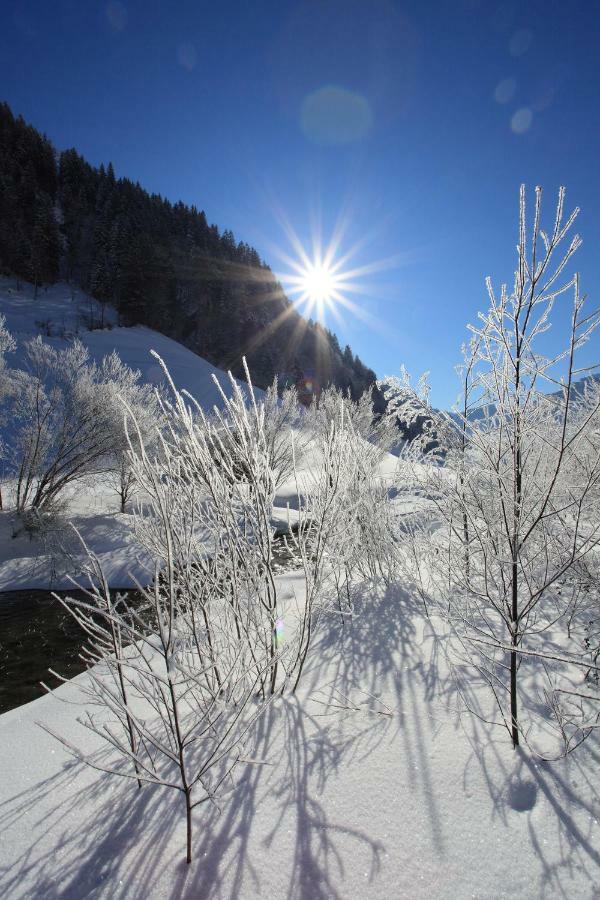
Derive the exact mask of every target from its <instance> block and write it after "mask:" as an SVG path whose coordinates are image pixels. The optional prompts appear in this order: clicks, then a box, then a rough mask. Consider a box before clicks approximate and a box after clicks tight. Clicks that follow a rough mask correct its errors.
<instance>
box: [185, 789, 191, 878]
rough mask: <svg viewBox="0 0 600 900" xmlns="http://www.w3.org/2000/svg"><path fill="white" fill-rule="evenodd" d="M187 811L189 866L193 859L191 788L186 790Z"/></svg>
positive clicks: (187, 853) (187, 855)
mask: <svg viewBox="0 0 600 900" xmlns="http://www.w3.org/2000/svg"><path fill="white" fill-rule="evenodd" d="M185 812H186V825H187V843H186V857H185V861H186V863H187V864H188V866H189V864H190V863H191V861H192V799H191V796H190V789H189V788H188V789H187V790H186V791H185Z"/></svg>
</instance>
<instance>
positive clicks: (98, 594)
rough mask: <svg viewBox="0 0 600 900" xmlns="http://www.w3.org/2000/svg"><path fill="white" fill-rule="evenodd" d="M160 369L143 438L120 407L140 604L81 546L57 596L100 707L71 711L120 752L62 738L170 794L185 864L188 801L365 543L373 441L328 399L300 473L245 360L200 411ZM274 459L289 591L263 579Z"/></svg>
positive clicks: (282, 426)
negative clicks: (300, 587)
mask: <svg viewBox="0 0 600 900" xmlns="http://www.w3.org/2000/svg"><path fill="white" fill-rule="evenodd" d="M165 374H166V377H167V381H168V383H169V387H170V393H169V394H168V395H164V396H162V397H160V398H159V399H158V402H159V405H160V409H161V415H160V417H158V418H157V420H156V426H155V434H154V436H153V438H152V441H151V442H148V440H147V438H146V435H145V434H144V432H143V429H142V428H141V427H140V424H139V421H138V416H137V414H136V411H135V410H134V409H133V408H131V407H127V405H126V404H125V407H126V411H127V417H126V436H127V440H128V460H129V465H130V467H131V470H132V472H133V476H134V478H135V482H136V484H137V485H138V486H139V496H138V499H137V505H136V508H135V512H134V527H135V531H136V535H137V538H138V542H139V545H140V546H141V547H142V548H143V549H144V550H145V551H146V558H147V560H148V571H147V578H146V579H145V581H146V582H147V584H142V583H140V584H139V594H140V596H141V598H142V601H141V604H139V603H138V604H136V603H135V602H131V601H129V600H127V599H126V598H120V599H118V600H114V599H113V598H112V597H111V594H110V591H109V589H108V584H107V581H106V578H105V576H104V573H103V572H102V568H101V566H100V563H99V561H98V559H97V558H96V557H95V556H94V555H93V554H91V553H90V554H89V564H88V567H87V575H88V577H89V581H90V583H91V584H92V587H91V589H89V590H88V592H87V595H88V599H87V600H83V601H81V600H75V599H68V600H66V601H65V605H66V606H67V608H68V609H69V610H70V611H71V612H72V614H73V615H74V616H75V618H76V619H77V620H78V621H79V623H80V624H81V626H82V628H83V629H84V631H85V632H86V634H87V635H88V638H89V640H88V645H87V650H86V651H85V653H86V654H87V659H88V662H89V663H90V666H91V667H92V668H91V670H90V688H89V693H90V699H91V701H92V703H93V704H95V705H97V706H99V707H100V711H99V712H98V713H90V714H89V715H88V716H87V718H86V719H85V720H83V723H84V724H85V725H86V726H87V727H88V728H90V729H91V730H92V731H94V732H95V733H96V734H97V735H99V736H101V737H103V738H104V739H105V740H106V741H108V743H109V744H110V745H111V747H112V748H113V750H114V751H116V753H117V754H118V756H120V757H121V759H120V762H119V761H118V756H117V762H111V763H108V764H107V765H106V766H103V764H102V763H100V762H98V761H97V760H96V759H90V758H86V757H84V756H83V755H82V754H81V753H80V752H79V751H78V750H77V748H75V747H73V746H71V745H68V746H69V749H70V750H71V752H73V753H74V754H75V755H77V756H79V757H80V758H84V759H85V761H86V762H88V763H89V764H91V765H93V766H95V767H96V768H104V769H105V770H106V771H109V772H114V773H117V774H120V775H125V776H126V777H129V778H131V779H137V781H138V783H139V784H140V785H142V784H143V783H144V782H150V783H154V784H158V785H163V786H165V787H168V788H171V789H173V790H177V791H179V792H180V793H181V794H182V796H183V799H184V804H185V812H186V822H187V861H188V862H189V861H190V860H191V858H192V811H193V809H194V808H195V807H196V806H197V805H198V804H200V803H202V802H204V801H206V800H214V799H215V798H216V797H217V795H218V792H219V791H220V790H221V788H222V787H223V786H224V785H225V784H228V785H231V784H232V783H233V782H232V777H233V771H232V770H233V768H234V766H235V764H236V762H237V761H238V759H239V758H240V756H241V754H242V753H243V752H245V751H244V743H245V740H246V738H248V739H251V730H252V727H253V725H254V723H255V721H256V719H257V717H258V716H259V715H260V714H261V713H262V711H263V710H264V709H265V707H266V704H268V703H269V702H270V701H271V699H272V698H273V697H275V696H276V695H277V694H282V693H283V692H284V691H286V690H288V689H291V690H294V691H295V690H296V688H297V687H298V684H299V682H300V680H301V677H302V672H303V669H304V665H305V662H306V660H307V658H308V655H309V652H310V649H311V645H312V642H313V639H314V635H315V633H316V631H317V629H318V627H319V623H320V620H321V617H322V616H323V615H324V614H325V613H327V612H329V611H331V610H332V607H333V600H334V596H335V590H336V585H339V572H340V567H343V566H345V567H347V569H352V571H353V570H354V568H356V566H357V565H359V564H363V562H364V560H369V559H371V557H372V556H373V553H372V551H370V550H368V540H367V535H366V528H367V517H368V515H369V514H370V512H371V508H370V502H371V500H372V496H373V494H372V485H371V484H370V482H371V480H372V477H373V472H374V466H375V464H376V460H377V459H378V458H379V457H378V453H379V451H378V450H377V448H376V447H374V446H373V445H366V444H365V441H364V439H363V438H362V437H360V436H359V435H358V434H357V433H356V431H355V429H354V427H353V425H352V422H351V420H350V418H349V416H348V415H347V410H346V406H345V403H344V401H343V399H341V398H340V403H339V408H338V410H337V413H336V414H333V417H332V421H331V423H330V425H329V428H328V430H327V432H325V433H321V435H320V436H319V437H318V438H317V451H318V455H319V459H320V461H321V465H319V466H317V467H316V469H315V470H314V471H311V472H305V473H301V472H300V471H299V469H298V466H297V460H296V450H295V447H296V439H297V431H298V429H297V428H296V427H294V426H295V425H296V423H297V421H298V416H299V415H301V413H300V412H299V411H298V410H296V409H294V404H295V398H294V397H293V395H292V394H290V395H289V397H288V398H287V399H286V400H285V402H283V403H279V402H276V400H275V398H276V394H275V393H274V392H273V393H272V394H269V393H267V396H266V398H265V399H263V400H258V399H257V398H256V396H255V394H254V391H253V388H252V384H251V381H250V376H249V373H248V372H247V371H246V375H247V379H248V389H247V391H244V390H242V388H241V387H240V386H239V385H238V383H237V382H236V381H235V380H234V379H233V378H230V383H229V385H228V393H225V391H224V390H223V389H221V388H220V389H221V391H222V394H221V400H222V408H221V409H220V410H215V411H214V413H213V414H212V415H210V416H208V415H206V414H205V413H204V411H203V410H202V409H201V408H200V407H199V405H198V404H197V403H196V402H195V401H194V400H193V398H192V397H190V396H189V395H188V394H185V393H181V392H179V391H178V390H177V389H176V388H175V386H174V385H173V383H172V381H171V379H170V376H169V374H168V372H167V371H166V369H165ZM277 430H279V433H278V434H275V432H276V431H277ZM284 437H285V439H286V440H287V441H289V447H286V446H285V445H284V444H283V439H284ZM299 439H300V441H304V437H303V435H302V434H301V435H300V438H299ZM369 451H370V452H369ZM288 457H289V461H286V462H285V463H284V462H283V460H288ZM287 471H291V473H292V475H293V477H294V478H295V480H296V484H297V487H298V517H299V521H298V529H297V532H296V533H294V532H292V531H291V530H290V532H289V534H288V537H287V540H288V545H291V546H292V547H293V550H294V552H295V555H296V557H297V559H298V561H299V565H300V568H301V571H302V572H303V575H304V587H305V591H304V596H303V597H300V598H297V602H296V601H295V600H290V599H289V598H288V599H286V600H284V598H283V597H282V596H281V588H280V585H279V583H278V580H277V577H276V537H275V528H274V526H273V524H272V512H273V502H274V499H275V492H276V487H277V482H278V479H279V478H282V477H283V476H284V473H285V474H287ZM278 473H279V474H278ZM370 491H371V493H369V492H370ZM373 558H374V557H373ZM353 567H354V568H353ZM347 577H351V573H350V574H348V575H347ZM98 664H100V667H99V668H96V666H97V665H98Z"/></svg>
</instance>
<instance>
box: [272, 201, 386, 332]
mask: <svg viewBox="0 0 600 900" xmlns="http://www.w3.org/2000/svg"><path fill="white" fill-rule="evenodd" d="M273 209H274V212H275V214H276V217H277V218H278V219H279V222H280V224H281V226H282V228H283V230H284V231H285V233H286V235H287V238H288V241H289V243H290V245H291V248H292V252H291V253H290V252H289V251H288V252H286V251H285V250H283V248H282V247H281V246H278V245H276V244H272V243H271V242H268V244H267V245H268V247H269V249H270V250H271V252H272V253H273V255H274V256H276V257H278V258H279V260H280V261H281V262H282V263H283V264H284V266H285V268H279V267H278V271H276V272H275V274H276V276H277V279H278V282H279V283H280V285H281V286H282V287H283V289H284V291H285V293H286V295H287V296H288V297H289V299H290V300H291V301H292V305H291V309H294V310H297V311H298V312H300V313H301V314H302V315H303V316H304V317H305V318H307V319H310V318H312V317H314V318H316V319H317V321H319V322H320V323H321V324H322V325H326V324H327V325H329V323H330V322H331V320H332V319H333V320H335V322H336V323H337V325H338V326H340V327H342V328H345V327H346V323H345V319H346V317H347V316H352V317H355V318H357V319H359V320H360V321H362V322H363V323H364V324H365V325H367V326H368V327H369V328H372V329H373V330H374V331H379V332H381V333H382V334H387V332H388V331H389V326H388V327H386V326H385V325H384V324H383V323H382V322H380V321H379V320H378V319H377V318H376V317H375V316H374V315H372V313H371V312H370V310H369V305H370V300H371V299H372V298H374V297H376V296H377V295H378V293H379V289H378V287H377V285H376V284H375V283H374V282H373V279H372V276H374V275H377V274H378V273H380V272H382V271H384V270H385V269H395V268H397V266H398V265H399V264H403V254H397V255H396V256H393V257H388V258H387V259H380V260H377V261H373V262H365V263H362V264H358V265H357V263H356V258H357V257H358V256H362V255H363V252H364V248H365V247H366V245H367V244H368V243H370V241H371V239H372V236H371V235H365V236H363V237H361V238H360V239H359V240H357V241H356V243H355V244H353V245H351V246H350V247H348V248H346V249H345V251H343V250H342V244H343V242H344V235H345V232H346V230H347V228H349V227H350V224H351V223H350V219H349V217H346V216H342V215H340V216H339V217H338V221H337V223H336V225H335V227H334V229H333V232H332V235H331V239H330V240H329V242H328V243H323V241H322V239H321V225H320V222H318V221H317V222H315V223H314V226H313V230H312V235H311V237H310V245H311V246H310V249H309V248H308V247H305V246H304V245H303V243H302V242H301V240H300V238H299V237H298V234H297V233H296V231H295V229H294V228H293V226H292V225H291V223H290V222H289V220H288V218H287V216H286V215H285V213H284V212H283V211H282V210H281V208H280V207H278V205H277V204H276V203H274V206H273ZM352 263H353V264H352ZM354 298H356V299H354ZM281 315H282V316H284V317H285V315H287V313H282V314H281Z"/></svg>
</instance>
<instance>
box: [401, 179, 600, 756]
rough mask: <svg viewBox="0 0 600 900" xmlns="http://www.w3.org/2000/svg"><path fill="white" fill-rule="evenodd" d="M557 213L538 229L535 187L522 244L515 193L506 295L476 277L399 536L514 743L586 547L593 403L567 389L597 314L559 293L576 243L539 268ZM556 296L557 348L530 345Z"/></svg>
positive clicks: (593, 512)
mask: <svg viewBox="0 0 600 900" xmlns="http://www.w3.org/2000/svg"><path fill="white" fill-rule="evenodd" d="M563 207H564V189H561V191H560V193H559V199H558V205H557V211H556V217H555V221H554V225H553V228H552V230H551V231H550V232H548V233H547V232H545V231H544V230H543V229H542V228H541V190H540V189H539V188H537V189H536V195H535V209H534V217H533V225H532V232H531V235H530V238H529V240H528V239H527V229H526V219H525V190H524V188H522V189H521V198H520V220H519V245H518V267H517V271H516V273H515V279H514V285H513V290H512V292H511V293H510V294H509V293H508V290H507V288H506V286H504V285H503V286H502V289H501V291H500V294H499V295H497V294H496V293H495V291H494V290H493V288H492V285H491V281H490V280H489V279H488V281H487V287H488V293H489V299H490V308H489V310H488V312H487V313H485V314H480V317H479V323H478V324H477V325H476V326H469V327H470V330H471V333H472V339H471V341H470V343H469V345H468V347H466V348H465V362H464V366H463V367H462V368H461V376H462V380H463V403H462V404H461V409H460V411H459V412H457V413H456V415H455V418H454V421H451V420H449V419H446V420H445V422H444V423H443V425H444V428H445V429H447V433H448V435H449V439H448V440H447V441H446V442H445V443H446V447H445V448H444V455H443V462H444V465H443V466H440V465H439V462H440V454H439V446H441V445H440V444H437V442H436V445H432V446H430V447H429V448H426V447H423V448H422V450H423V454H422V457H421V463H422V464H421V465H420V466H418V467H415V480H416V482H417V483H418V484H419V485H420V488H421V491H422V494H423V497H424V498H426V502H427V510H428V513H427V515H426V516H425V517H424V518H423V519H422V520H421V522H420V523H419V525H418V526H417V527H416V528H415V530H414V533H413V535H412V537H413V539H414V540H417V542H418V545H419V553H418V556H420V560H419V561H418V562H420V564H421V566H422V563H423V560H425V562H426V565H425V566H424V567H422V568H425V569H427V570H428V574H427V576H426V577H425V578H423V571H422V569H421V572H420V573H419V575H418V577H415V581H417V582H418V581H419V578H420V579H421V584H425V582H426V581H427V580H428V582H429V592H430V594H431V595H434V596H437V599H438V600H439V599H440V598H441V597H444V598H445V601H446V611H447V614H448V616H449V619H450V621H451V623H452V626H453V628H454V633H455V635H456V636H457V637H458V639H459V642H460V646H462V647H463V648H464V650H465V653H464V660H463V661H464V663H465V664H466V665H467V666H471V667H472V668H474V669H475V670H476V671H477V672H478V673H479V674H480V675H481V676H482V677H483V678H484V679H485V681H486V682H487V684H488V685H489V687H490V688H491V690H492V693H493V696H494V698H495V701H496V705H497V709H498V711H499V714H500V718H499V722H500V723H501V724H504V725H505V726H506V728H507V729H508V731H509V732H510V735H511V739H512V743H513V745H514V746H515V747H516V746H517V745H518V744H519V742H520V738H521V737H522V736H523V735H524V734H525V733H526V731H525V728H524V726H523V724H522V722H521V718H520V713H519V705H520V701H519V696H520V690H519V685H520V684H521V683H522V681H523V672H524V670H525V669H526V668H527V667H528V665H529V664H530V662H531V658H533V657H535V656H536V655H537V657H538V658H540V657H541V658H544V657H546V658H547V659H548V660H551V658H552V655H553V654H552V649H551V646H550V644H549V635H550V632H551V629H553V628H555V627H557V623H558V625H559V626H560V625H564V623H565V620H566V617H567V615H568V613H569V611H570V609H571V607H572V604H573V602H574V599H575V597H576V596H577V595H578V591H579V585H578V580H577V578H576V577H574V573H575V572H576V571H577V569H576V568H575V566H576V564H577V563H579V562H580V561H582V560H584V559H586V558H587V557H588V556H589V555H591V554H594V553H595V552H597V549H598V546H599V542H600V517H599V516H598V499H597V498H598V488H599V486H600V443H599V442H598V440H597V429H598V424H597V423H598V412H599V409H600V395H598V394H597V393H595V394H594V395H593V396H592V395H591V394H589V395H588V397H587V401H586V402H583V403H582V402H581V400H578V397H577V392H576V390H575V388H574V380H575V378H576V376H577V375H580V374H581V373H582V372H584V371H586V370H585V369H582V368H581V367H579V366H578V364H577V362H576V358H577V354H578V351H579V350H580V348H581V347H582V346H583V345H584V344H585V343H586V342H587V341H588V339H589V337H590V336H591V334H592V333H593V332H594V330H595V328H596V327H597V326H598V324H600V318H599V316H598V313H597V312H596V313H592V314H591V315H589V314H587V312H586V310H585V308H584V307H585V302H584V301H585V298H583V297H582V296H581V294H580V292H579V278H578V276H577V275H573V276H572V277H571V278H568V279H566V280H565V281H564V283H560V276H561V274H562V273H563V271H564V269H565V267H566V266H567V264H568V263H569V261H570V259H571V257H572V255H573V253H574V252H575V251H576V249H577V247H578V246H579V244H580V239H579V237H578V236H577V235H576V236H575V237H573V238H572V239H571V240H570V242H569V243H568V246H567V249H566V251H565V252H564V253H563V255H562V256H561V257H560V258H559V261H558V263H556V264H554V265H553V261H554V255H555V251H556V250H557V248H558V246H559V245H560V244H562V243H563V241H564V240H565V238H566V237H567V234H568V232H569V231H570V229H571V227H572V224H573V222H574V220H575V217H576V215H577V212H578V211H577V210H575V211H574V213H572V214H571V216H569V217H568V219H567V220H566V222H565V221H563ZM529 248H530V249H529ZM567 291H570V292H571V295H572V302H571V311H570V326H569V328H568V333H567V335H566V339H565V341H564V344H563V348H562V349H559V350H558V351H557V350H556V348H555V346H554V345H553V344H549V345H548V346H546V345H545V343H544V341H545V339H544V335H546V333H547V332H548V330H549V328H550V314H551V312H552V310H553V307H554V305H555V304H556V302H557V301H558V302H560V300H562V298H563V296H564V295H565V293H566V292H567ZM544 349H546V354H547V355H544V354H543V352H542V351H543V350H544ZM557 388H558V390H557ZM432 536H433V537H432ZM425 589H427V588H425ZM554 655H556V654H554ZM550 666H551V663H550V665H549V666H546V669H545V672H546V674H547V675H548V677H549V678H550V681H551V683H552V684H551V688H550V692H551V693H552V692H553V691H554V690H555V689H557V686H559V684H558V683H559V681H560V673H558V672H557V673H556V676H554V675H552V672H551V668H550ZM521 696H522V699H526V698H525V697H524V695H523V694H522V695H521ZM548 696H550V695H549V694H548Z"/></svg>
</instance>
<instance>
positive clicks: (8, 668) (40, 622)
mask: <svg viewBox="0 0 600 900" xmlns="http://www.w3.org/2000/svg"><path fill="white" fill-rule="evenodd" d="M273 552H274V560H275V566H274V568H275V571H276V572H278V573H279V572H284V571H286V570H290V569H293V568H296V567H297V566H298V565H299V561H298V559H297V558H296V556H295V554H294V552H293V549H292V548H291V547H288V546H286V542H285V541H284V540H283V539H282V538H278V539H276V540H275V541H274V543H273ZM56 593H57V594H59V596H61V597H66V596H69V597H76V598H78V599H81V600H85V599H86V595H85V594H84V592H83V591H73V590H72V591H57V592H56ZM117 594H125V595H126V596H127V600H128V602H129V603H132V604H133V605H134V606H136V607H137V608H138V612H142V611H141V609H140V603H141V598H140V597H139V595H138V594H137V592H136V591H123V590H120V591H118V590H114V591H112V590H111V595H113V597H114V596H116V595H117ZM142 615H144V613H143V612H142ZM85 638H86V636H85V634H84V632H83V631H82V629H81V628H80V627H79V625H78V624H77V622H76V621H75V619H74V618H73V617H72V616H71V615H70V613H68V612H67V610H66V609H65V608H64V606H62V605H61V604H60V603H59V602H58V600H56V598H55V597H53V596H52V594H51V593H50V591H37V590H35V591H34V590H27V591H7V592H5V593H0V713H3V712H7V711H8V710H9V709H14V708H15V707H16V706H22V705H23V704H24V703H29V701H30V700H35V699H36V697H41V696H42V695H43V694H45V693H46V691H45V690H44V688H43V687H42V686H41V684H40V682H41V681H44V682H45V683H46V684H47V685H48V687H50V688H54V687H58V685H59V684H60V682H59V681H58V679H56V678H55V677H54V676H53V675H51V674H50V673H49V672H48V669H49V668H51V669H54V671H55V672H58V674H59V675H62V677H63V678H74V677H75V675H79V674H80V672H83V671H85V668H86V666H85V664H84V662H83V661H82V660H81V659H79V653H80V652H81V647H82V645H83V643H84V642H85Z"/></svg>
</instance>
